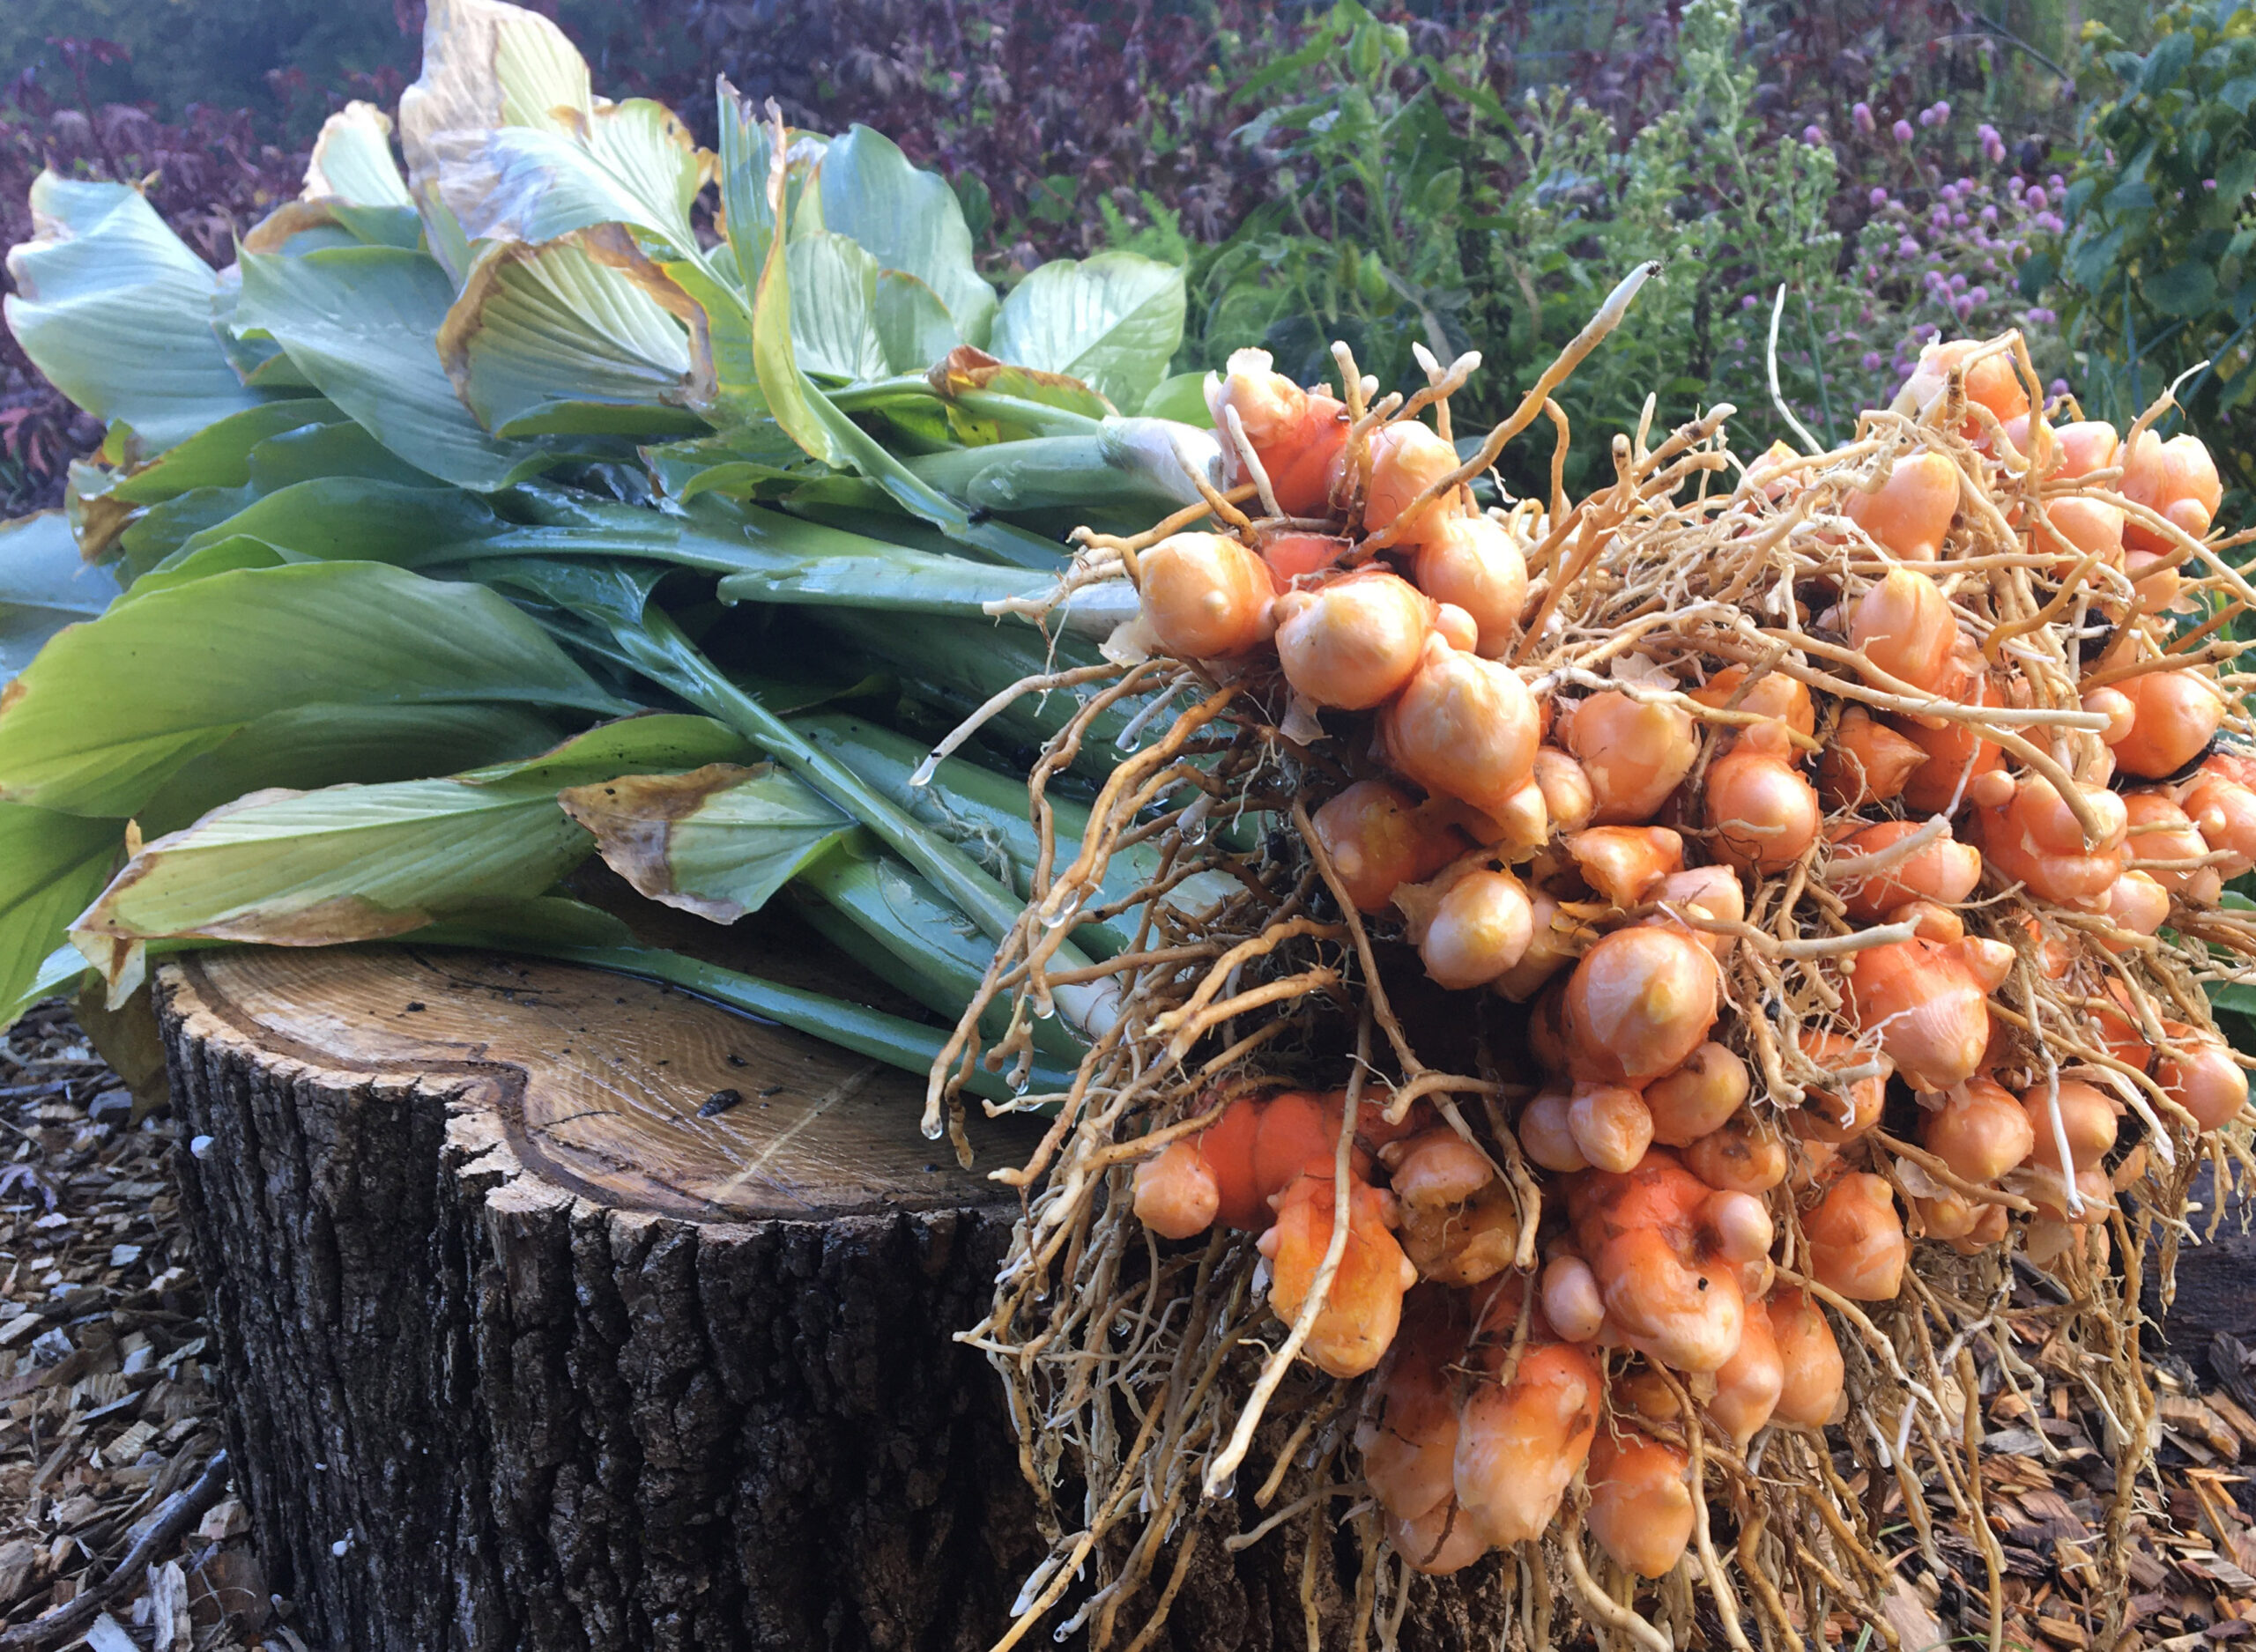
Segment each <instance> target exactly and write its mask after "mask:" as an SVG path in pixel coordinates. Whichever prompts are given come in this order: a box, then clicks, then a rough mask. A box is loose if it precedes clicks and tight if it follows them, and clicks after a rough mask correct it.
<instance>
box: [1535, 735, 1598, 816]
mask: <svg viewBox="0 0 2256 1652" xmlns="http://www.w3.org/2000/svg"><path fill="white" fill-rule="evenodd" d="M1534 778H1535V784H1536V788H1537V789H1539V790H1540V791H1541V792H1542V794H1543V812H1544V816H1545V819H1546V820H1547V824H1548V825H1549V826H1551V827H1552V828H1553V829H1555V830H1556V831H1560V832H1579V831H1581V830H1582V829H1583V827H1584V826H1588V825H1589V824H1590V817H1591V811H1592V810H1594V809H1596V808H1597V807H1598V798H1597V796H1596V794H1595V793H1594V792H1593V791H1592V789H1591V783H1590V776H1589V775H1588V774H1584V773H1583V766H1582V765H1581V764H1580V763H1577V761H1575V759H1573V758H1571V757H1569V756H1568V755H1567V754H1566V753H1565V752H1562V751H1561V750H1560V749H1559V748H1558V747H1557V746H1555V745H1540V746H1538V747H1536V748H1535V769H1534Z"/></svg>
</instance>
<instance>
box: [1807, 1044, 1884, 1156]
mask: <svg viewBox="0 0 2256 1652" xmlns="http://www.w3.org/2000/svg"><path fill="white" fill-rule="evenodd" d="M1800 1043H1801V1052H1802V1054H1803V1055H1805V1056H1808V1057H1809V1059H1810V1061H1811V1062H1812V1063H1814V1065H1815V1066H1816V1068H1817V1070H1819V1071H1820V1072H1822V1073H1837V1072H1841V1071H1844V1070H1847V1069H1849V1068H1851V1067H1860V1066H1864V1065H1866V1064H1867V1063H1870V1062H1871V1061H1872V1059H1873V1055H1874V1052H1873V1051H1871V1050H1869V1049H1859V1048H1858V1047H1857V1042H1856V1041H1855V1040H1854V1039H1851V1038H1844V1037H1843V1036H1842V1035H1841V1034H1840V1033H1803V1034H1802V1035H1801V1039H1800ZM1879 1064H1880V1067H1881V1071H1880V1072H1879V1073H1878V1074H1876V1075H1875V1076H1874V1077H1872V1078H1859V1079H1858V1080H1857V1081H1856V1082H1855V1083H1854V1084H1852V1085H1849V1086H1848V1093H1847V1094H1846V1095H1844V1094H1843V1093H1842V1092H1841V1090H1840V1087H1839V1086H1838V1085H1809V1086H1807V1091H1806V1093H1807V1096H1808V1100H1806V1101H1805V1102H1803V1104H1802V1105H1801V1106H1800V1107H1799V1108H1795V1109H1794V1110H1793V1112H1792V1113H1791V1114H1790V1115H1788V1122H1790V1123H1791V1124H1792V1126H1793V1132H1794V1134H1795V1135H1797V1136H1799V1137H1801V1138H1802V1139H1803V1140H1804V1141H1813V1142H1824V1143H1826V1144H1828V1145H1831V1146H1836V1147H1837V1146H1839V1145H1841V1144H1842V1143H1844V1142H1852V1141H1854V1140H1856V1138H1857V1137H1859V1136H1862V1135H1863V1134H1864V1133H1865V1132H1866V1131H1867V1130H1870V1129H1872V1127H1873V1126H1874V1125H1875V1124H1877V1123H1879V1122H1880V1114H1881V1108H1883V1107H1885V1106H1886V1105H1887V1102H1888V1073H1889V1068H1890V1067H1891V1065H1892V1063H1890V1062H1889V1058H1888V1057H1887V1056H1881V1057H1880V1062H1879Z"/></svg>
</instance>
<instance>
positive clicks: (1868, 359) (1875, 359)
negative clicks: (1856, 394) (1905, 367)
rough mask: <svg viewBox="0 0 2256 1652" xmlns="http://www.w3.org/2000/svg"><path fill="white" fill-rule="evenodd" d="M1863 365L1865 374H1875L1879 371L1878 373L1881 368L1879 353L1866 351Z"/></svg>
mask: <svg viewBox="0 0 2256 1652" xmlns="http://www.w3.org/2000/svg"><path fill="white" fill-rule="evenodd" d="M1863 365H1864V370H1865V371H1866V373H1877V372H1879V371H1880V368H1881V356H1880V352H1879V351H1877V350H1867V351H1866V352H1865V359H1864V364H1863Z"/></svg>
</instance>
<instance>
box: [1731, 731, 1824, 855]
mask: <svg viewBox="0 0 2256 1652" xmlns="http://www.w3.org/2000/svg"><path fill="white" fill-rule="evenodd" d="M1791 749H1792V748H1791V747H1790V746H1789V745H1787V743H1786V738H1785V731H1784V730H1782V729H1780V728H1779V727H1778V726H1777V725H1776V724H1763V725H1757V726H1756V727H1755V728H1753V729H1750V730H1748V731H1747V732H1746V733H1745V734H1743V735H1741V736H1740V737H1739V739H1738V741H1737V742H1736V743H1735V744H1734V745H1733V746H1732V748H1731V750H1730V751H1728V752H1725V753H1724V754H1723V755H1722V756H1721V757H1719V758H1718V759H1715V761H1713V762H1712V763H1711V764H1709V765H1708V774H1707V780H1706V782H1705V784H1704V786H1703V803H1704V805H1705V811H1706V813H1705V819H1706V823H1707V826H1708V827H1709V830H1710V832H1711V833H1712V834H1713V835H1712V837H1711V847H1712V848H1714V850H1715V852H1716V854H1717V855H1718V856H1720V857H1721V858H1722V859H1724V860H1725V861H1727V862H1729V863H1731V864H1733V865H1734V866H1736V867H1739V868H1740V870H1753V871H1756V872H1770V871H1777V870H1780V869H1781V868H1783V867H1787V866H1791V865H1792V864H1793V863H1795V862H1796V861H1798V860H1800V858H1801V857H1802V854H1803V852H1804V851H1805V850H1807V848H1809V846H1810V845H1811V844H1812V843H1814V842H1815V841H1817V829H1818V826H1819V823H1820V820H1821V819H1822V811H1820V809H1819V806H1818V802H1817V790H1816V789H1815V788H1814V787H1813V786H1812V785H1811V784H1810V783H1809V782H1807V781H1806V780H1804V779H1803V778H1802V777H1801V774H1800V771H1799V770H1797V769H1796V768H1795V767H1793V765H1792V764H1791V763H1790V762H1788V761H1787V760H1786V759H1785V755H1784V754H1785V752H1788V751H1790V750H1791Z"/></svg>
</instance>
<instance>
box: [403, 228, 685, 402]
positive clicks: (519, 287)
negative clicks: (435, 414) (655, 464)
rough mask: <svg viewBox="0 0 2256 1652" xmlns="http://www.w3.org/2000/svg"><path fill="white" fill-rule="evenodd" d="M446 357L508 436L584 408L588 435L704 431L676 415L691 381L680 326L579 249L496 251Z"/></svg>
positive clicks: (470, 291)
mask: <svg viewBox="0 0 2256 1652" xmlns="http://www.w3.org/2000/svg"><path fill="white" fill-rule="evenodd" d="M599 244H600V243H599ZM627 250H628V251H629V252H630V253H631V251H632V248H628V249H627ZM438 348H439V356H440V359H441V360H442V362H444V363H445V366H446V371H447V376H448V377H449V379H450V380H451V381H453V383H454V386H455V388H456V390H457V391H458V392H459V393H460V395H461V396H462V399H463V400H464V401H465V402H467V403H468V404H470V407H471V411H472V412H474V413H476V414H477V415H478V417H479V419H480V420H481V421H482V422H483V423H484V424H485V425H486V428H488V429H489V430H493V431H495V432H498V433H501V434H504V435H515V434H523V433H529V432H528V430H527V428H526V427H527V426H538V427H540V428H542V429H545V430H553V429H555V428H557V426H558V421H559V418H560V415H559V414H558V413H557V411H555V410H557V409H559V408H572V409H581V410H585V411H583V413H582V415H581V416H580V417H579V418H578V419H576V420H575V421H574V422H575V424H576V426H577V427H578V428H580V429H582V430H594V429H602V430H611V431H619V432H623V433H644V434H651V435H663V434H672V433H686V432H689V431H694V430H701V429H702V428H703V427H704V422H703V421H702V420H701V419H698V418H697V417H696V416H695V415H694V414H692V413H690V412H688V411H686V410H684V409H681V408H680V407H679V405H678V404H679V402H680V401H681V400H682V399H683V398H684V397H685V396H686V392H687V389H688V378H689V371H690V354H689V339H688V336H687V334H686V331H685V330H684V329H683V327H682V324H681V323H680V322H679V321H677V320H676V319H675V318H674V317H673V316H672V315H669V314H668V313H667V312H666V310H665V308H664V306H662V305H661V304H660V303H659V302H658V301H657V300H656V299H654V298H653V297H651V296H650V294H649V293H648V292H646V291H645V290H644V289H643V288H642V286H640V285H637V284H636V282H635V280H634V279H633V278H631V277H630V276H629V275H627V273H625V272H624V271H622V270H618V269H614V268H612V267H611V266H610V265H609V264H607V263H605V262H603V261H602V259H601V258H600V257H599V256H597V248H595V247H590V246H589V245H585V244H583V243H582V242H581V241H579V240H577V239H573V240H566V241H552V242H550V243H548V244H547V245H545V246H542V247H526V246H521V245H516V244H513V243H508V242H495V243H493V244H491V245H489V246H488V247H487V248H486V249H485V251H484V252H482V253H481V254H479V257H478V259H477V261H476V262H475V263H473V264H472V265H471V270H470V276H469V278H468V280H466V281H465V282H464V284H463V290H462V293H461V296H460V297H458V298H456V300H455V303H454V307H453V308H452V309H450V310H449V311H448V313H447V317H446V320H445V322H443V323H442V325H441V326H440V329H439V337H438ZM598 409H602V410H609V417H608V418H607V419H606V418H604V417H602V416H600V415H599V414H598V413H597V411H596V410H598Z"/></svg>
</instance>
